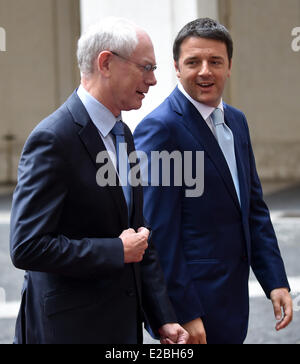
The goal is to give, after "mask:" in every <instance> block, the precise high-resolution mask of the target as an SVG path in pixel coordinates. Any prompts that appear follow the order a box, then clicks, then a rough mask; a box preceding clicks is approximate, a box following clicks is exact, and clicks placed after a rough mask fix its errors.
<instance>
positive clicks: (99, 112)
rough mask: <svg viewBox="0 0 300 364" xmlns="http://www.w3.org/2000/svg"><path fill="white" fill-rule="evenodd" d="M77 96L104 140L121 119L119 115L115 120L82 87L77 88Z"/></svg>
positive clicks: (110, 113) (111, 114)
mask: <svg viewBox="0 0 300 364" xmlns="http://www.w3.org/2000/svg"><path fill="white" fill-rule="evenodd" d="M77 95H78V97H79V98H80V100H81V102H82V103H83V105H84V106H85V108H86V110H87V112H88V114H89V116H90V118H91V120H92V122H93V123H94V124H95V125H96V127H97V129H98V130H99V132H100V133H101V134H102V136H103V137H104V138H106V137H107V136H108V135H109V133H110V132H111V131H112V129H113V127H114V126H115V124H116V122H117V121H120V120H121V119H122V118H121V115H120V116H119V117H117V118H116V117H115V116H114V115H113V113H112V112H111V111H110V110H108V109H107V108H106V107H105V106H104V105H102V104H101V102H99V101H98V100H96V99H95V98H94V97H93V96H92V95H90V94H89V93H88V91H87V90H86V89H85V88H84V87H83V86H82V85H80V86H79V88H78V90H77Z"/></svg>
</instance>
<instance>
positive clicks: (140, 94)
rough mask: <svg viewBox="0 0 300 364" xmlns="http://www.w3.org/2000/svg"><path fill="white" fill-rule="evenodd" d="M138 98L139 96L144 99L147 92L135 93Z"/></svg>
mask: <svg viewBox="0 0 300 364" xmlns="http://www.w3.org/2000/svg"><path fill="white" fill-rule="evenodd" d="M136 93H137V94H138V95H139V96H141V97H142V98H144V97H146V93H147V92H142V91H137V92H136Z"/></svg>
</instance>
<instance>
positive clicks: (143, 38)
mask: <svg viewBox="0 0 300 364" xmlns="http://www.w3.org/2000/svg"><path fill="white" fill-rule="evenodd" d="M137 37H138V45H137V47H136V49H135V51H134V52H133V55H132V56H133V57H134V58H135V57H138V58H139V59H140V60H145V61H147V62H149V63H151V64H153V65H154V64H156V58H155V51H154V46H153V43H152V40H151V38H150V36H149V35H148V34H147V33H146V32H145V31H144V30H142V29H137Z"/></svg>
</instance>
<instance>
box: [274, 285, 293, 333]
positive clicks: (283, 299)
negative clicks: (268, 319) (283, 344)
mask: <svg viewBox="0 0 300 364" xmlns="http://www.w3.org/2000/svg"><path fill="white" fill-rule="evenodd" d="M271 300H272V303H273V307H274V313H275V317H276V320H277V321H278V323H277V325H276V330H277V331H280V330H282V329H285V328H286V327H287V326H288V325H289V324H290V323H291V322H292V320H293V300H292V297H291V295H290V294H289V291H288V289H287V288H280V289H275V290H274V291H272V292H271ZM282 309H283V314H282Z"/></svg>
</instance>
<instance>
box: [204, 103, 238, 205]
mask: <svg viewBox="0 0 300 364" xmlns="http://www.w3.org/2000/svg"><path fill="white" fill-rule="evenodd" d="M211 117H212V120H213V122H214V125H215V127H216V133H217V140H218V142H219V145H220V148H221V149H222V152H223V154H224V157H225V159H226V161H227V164H228V167H229V169H230V172H231V176H232V179H233V183H234V185H235V189H236V193H237V196H238V199H239V201H240V203H241V197H240V183H239V176H238V169H237V164H236V157H235V149H234V137H233V134H232V131H231V130H230V128H229V127H228V126H227V125H226V124H225V121H224V113H223V111H222V110H221V109H215V111H214V112H213V113H212V115H211Z"/></svg>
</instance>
